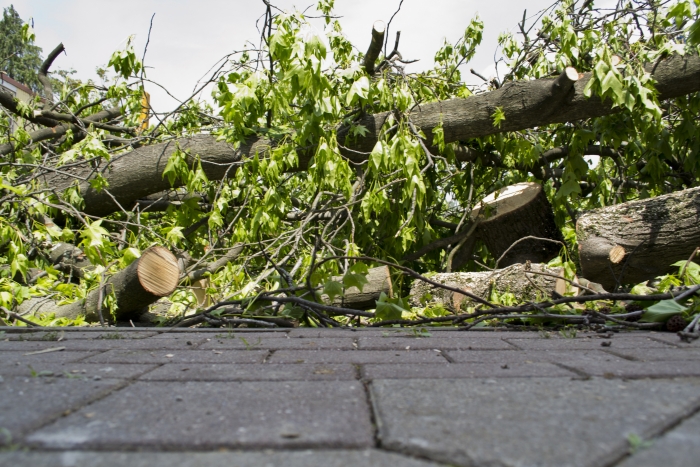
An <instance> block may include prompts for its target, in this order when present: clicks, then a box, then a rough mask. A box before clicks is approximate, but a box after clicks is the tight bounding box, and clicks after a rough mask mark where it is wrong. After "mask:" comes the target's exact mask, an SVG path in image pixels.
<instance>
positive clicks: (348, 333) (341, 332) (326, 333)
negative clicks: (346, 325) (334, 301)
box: [288, 328, 382, 339]
mask: <svg viewBox="0 0 700 467" xmlns="http://www.w3.org/2000/svg"><path fill="white" fill-rule="evenodd" d="M381 332H382V331H381V330H379V329H357V330H355V329H323V328H294V329H290V330H289V332H288V335H289V337H314V338H318V337H326V338H329V339H333V338H336V337H359V336H361V335H364V333H368V334H367V335H370V334H379V335H381Z"/></svg>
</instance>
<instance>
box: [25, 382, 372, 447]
mask: <svg viewBox="0 0 700 467" xmlns="http://www.w3.org/2000/svg"><path fill="white" fill-rule="evenodd" d="M27 441H28V442H29V443H30V444H33V445H37V446H42V447H44V448H51V449H75V448H81V449H91V448H101V449H110V448H111V449H121V450H123V449H130V448H133V449H136V448H146V447H154V446H158V447H161V448H171V449H172V448H177V449H187V448H196V449H207V448H208V449H219V448H234V449H238V448H248V449H262V448H284V447H287V446H294V447H297V448H312V447H316V448H322V447H326V448H328V447H334V448H365V447H371V446H372V444H373V436H372V425H371V422H370V415H369V408H368V407H367V400H366V396H365V392H364V388H363V387H362V384H361V383H360V382H358V381H286V382H274V381H265V382H232V381H229V382H195V381H188V382H185V383H182V382H155V381H137V382H135V383H133V384H132V385H130V386H128V387H126V388H124V389H123V390H121V391H118V392H115V393H113V394H111V395H110V396H109V397H107V398H105V399H102V400H100V401H98V402H95V403H94V404H91V405H90V406H89V407H87V408H85V409H82V410H80V411H78V412H74V413H72V414H71V415H69V416H67V417H63V418H61V419H60V420H57V421H56V422H55V423H53V424H51V425H49V426H46V427H44V428H42V429H40V430H38V431H36V432H34V433H33V434H31V435H30V436H28V437H27Z"/></svg>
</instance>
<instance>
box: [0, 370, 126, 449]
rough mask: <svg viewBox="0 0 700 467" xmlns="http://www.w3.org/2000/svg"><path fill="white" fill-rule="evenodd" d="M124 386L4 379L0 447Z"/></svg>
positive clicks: (1, 384) (109, 381) (75, 380)
mask: <svg viewBox="0 0 700 467" xmlns="http://www.w3.org/2000/svg"><path fill="white" fill-rule="evenodd" d="M123 384H124V383H123V382H122V381H120V380H115V379H102V380H99V381H95V380H92V379H84V378H39V377H37V378H31V377H24V376H8V377H3V378H2V380H1V381H0V394H2V397H0V427H2V428H5V429H7V430H8V431H9V434H10V439H7V437H6V436H0V445H2V444H3V443H8V442H9V443H16V442H18V441H20V438H21V437H22V435H23V434H24V433H27V432H28V431H30V430H32V429H34V428H38V427H39V426H41V425H44V424H46V423H48V422H50V421H52V420H53V419H55V418H57V417H60V416H61V414H64V413H66V412H68V411H71V410H77V409H78V408H79V407H80V406H82V405H85V404H87V403H89V402H91V401H93V400H95V399H97V398H99V397H102V396H104V395H105V394H107V393H109V392H110V391H112V390H114V389H116V388H117V387H119V386H120V385H123Z"/></svg>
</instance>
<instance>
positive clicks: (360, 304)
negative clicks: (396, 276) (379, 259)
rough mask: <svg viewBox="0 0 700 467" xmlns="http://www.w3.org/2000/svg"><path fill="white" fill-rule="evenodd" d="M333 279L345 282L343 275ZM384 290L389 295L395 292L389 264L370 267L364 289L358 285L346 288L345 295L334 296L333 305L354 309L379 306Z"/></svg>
mask: <svg viewBox="0 0 700 467" xmlns="http://www.w3.org/2000/svg"><path fill="white" fill-rule="evenodd" d="M333 280H334V281H336V282H340V283H342V282H343V278H342V277H333ZM382 292H384V293H385V294H386V295H387V296H389V297H391V296H392V294H393V288H392V283H391V275H390V273H389V267H388V266H379V267H378V268H372V269H370V270H369V271H368V273H367V284H365V286H364V287H363V288H362V291H360V289H358V288H357V287H349V288H347V289H346V290H345V295H344V296H343V297H335V298H334V300H333V302H332V305H335V306H341V307H344V308H352V309H353V310H368V309H370V308H375V307H376V306H377V300H379V296H380V295H381V294H382Z"/></svg>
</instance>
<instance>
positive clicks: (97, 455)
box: [0, 450, 438, 467]
mask: <svg viewBox="0 0 700 467" xmlns="http://www.w3.org/2000/svg"><path fill="white" fill-rule="evenodd" d="M0 465H8V466H9V465H14V466H25V465H26V466H29V465H31V466H32V467H59V466H60V467H84V466H92V465H99V466H100V467H222V466H231V467H347V466H372V467H396V466H401V467H436V466H438V464H435V463H432V462H427V461H423V460H418V459H413V458H410V457H407V456H402V455H400V454H395V453H391V452H384V451H377V450H366V451H354V450H352V451H351V450H339V451H332V450H328V451H310V450H309V451H276V452H272V451H265V452H245V451H242V452H241V451H238V452H207V453H196V452H178V453H174V452H159V453H153V452H137V453H136V452H81V451H67V452H62V453H58V452H10V453H7V452H6V453H0Z"/></svg>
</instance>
